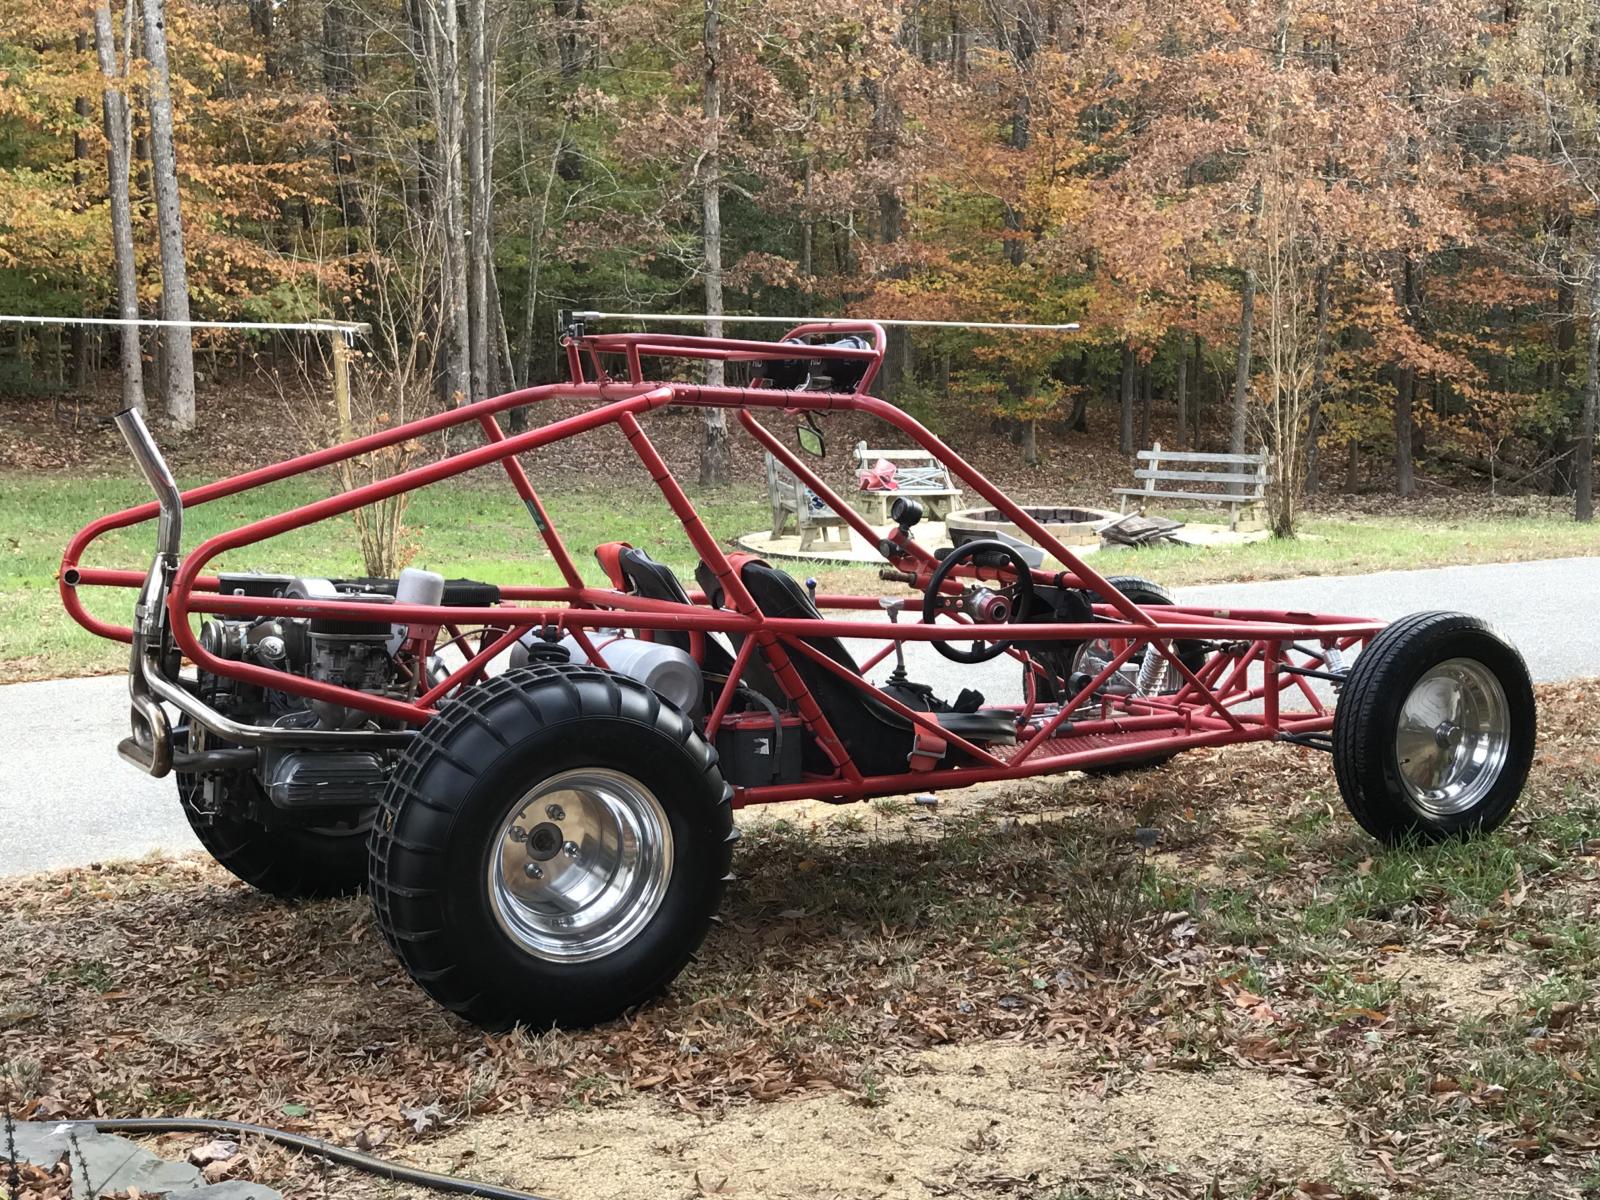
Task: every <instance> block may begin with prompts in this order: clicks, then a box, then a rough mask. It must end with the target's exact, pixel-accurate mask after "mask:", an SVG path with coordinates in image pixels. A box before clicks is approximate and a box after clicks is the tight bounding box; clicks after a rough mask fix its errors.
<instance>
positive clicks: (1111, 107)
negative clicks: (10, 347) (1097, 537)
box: [0, 0, 1600, 531]
mask: <svg viewBox="0 0 1600 1200" xmlns="http://www.w3.org/2000/svg"><path fill="white" fill-rule="evenodd" d="M141 2H144V0H135V3H136V4H137V3H141ZM91 8H92V6H89V5H82V6H78V5H62V4H57V3H51V2H47V0H0V31H3V32H0V309H3V310H6V311H9V312H32V313H54V314H60V315H73V314H94V315H98V314H109V313H112V312H114V311H115V300H114V296H113V295H112V291H113V285H112V281H113V272H112V270H111V246H110V240H109V236H108V232H107V229H108V227H107V218H106V202H107V201H106V197H107V179H106V160H105V154H104V149H103V137H104V133H103V129H102V125H101V122H100V119H99V112H100V108H99V106H100V97H101V87H102V80H101V77H100V74H99V72H98V70H97V68H96V63H95V54H94V48H93V44H92V37H91V36H90V35H91V24H90V13H91ZM715 8H716V18H717V19H716V22H715V25H714V30H715V32H714V37H713V39H712V40H711V41H710V42H708V41H707V38H706V31H707V29H709V28H713V26H712V25H710V24H708V22H707V19H706V17H707V11H708V8H707V4H706V0H699V2H688V0H585V2H581V3H580V2H579V0H550V2H549V3H548V4H543V3H541V4H533V5H524V4H512V3H510V0H471V2H469V3H466V4H464V5H462V6H460V7H459V8H457V7H456V6H452V5H448V4H444V3H441V2H440V0H291V2H289V3H270V2H268V0H247V2H245V3H233V4H215V3H202V2H200V0H168V4H167V25H168V39H169V44H170V46H171V55H172V60H173V62H172V72H173V79H172V88H173V97H174V105H175V109H176V111H177V114H178V121H177V135H178V173H179V177H180V180H179V181H180V184H181V187H182V193H183V199H184V209H185V219H186V222H187V226H188V246H187V258H188V262H189V270H190V274H189V280H190V291H191V293H192V299H193V304H194V308H195V310H196V315H200V316H214V317H240V318H246V319H283V318H286V317H299V316H308V315H313V314H316V315H337V316H347V317H355V318H358V319H367V318H369V317H370V316H371V315H372V310H373V308H374V306H375V303H376V302H375V299H374V296H373V290H372V281H373V280H374V279H375V278H377V277H378V276H379V275H380V274H381V273H382V272H383V270H385V269H386V268H385V267H384V266H382V265H380V264H384V263H391V262H393V261H397V260H407V259H408V258H409V259H412V260H418V261H420V260H421V258H422V256H423V255H424V254H436V255H437V256H438V259H439V263H440V264H441V265H440V267H439V269H438V270H436V271H432V272H431V275H430V273H429V272H428V271H422V272H420V273H418V272H408V277H409V276H410V275H412V274H414V275H415V276H416V277H417V278H418V279H419V280H421V281H422V283H421V284H420V286H423V287H424V289H425V290H428V291H429V292H430V294H432V295H433V297H434V300H433V302H432V304H431V306H424V308H423V309H421V310H419V311H425V312H427V314H428V316H427V318H426V320H425V322H424V323H425V325H426V326H427V328H425V329H420V330H418V331H417V332H418V333H419V334H427V335H432V336H437V337H439V338H440V339H441V346H440V355H439V368H438V369H439V375H440V380H441V382H440V385H439V387H438V389H437V391H438V393H439V402H440V403H448V402H449V401H450V399H451V397H452V396H453V395H455V394H457V393H462V394H466V393H471V394H478V393H479V392H481V391H485V390H495V389H499V388H502V387H505V386H509V385H511V384H513V383H516V384H520V383H524V382H526V381H527V380H528V378H530V377H535V376H540V377H542V376H548V375H551V374H554V373H555V370H556V368H557V362H556V360H555V358H554V354H553V339H552V338H551V336H550V330H551V329H552V327H553V325H554V321H555V318H556V314H557V313H558V311H560V310H561V309H563V308H568V307H610V306H619V307H625V308H628V309H635V310H636V309H651V308H654V309H658V310H665V311H670V310H678V311H697V310H698V309H699V308H700V306H701V304H702V303H703V302H704V296H705V292H704V290H703V277H704V276H705V274H706V272H707V267H708V261H709V260H708V257H707V254H708V244H707V242H708V228H707V226H706V212H707V211H708V210H707V208H706V200H707V198H708V196H713V195H714V197H715V198H717V199H718V200H719V201H720V224H721V231H720V245H719V247H718V258H717V262H716V267H715V270H716V271H717V272H718V274H719V276H720V280H721V284H720V286H721V288H724V289H725V290H726V303H727V307H728V310H729V311H732V312H748V313H772V314H794V315H802V314H806V313H820V314H827V313H841V312H843V313H852V314H868V315H875V316H881V317H904V318H921V319H936V320H957V321H962V320H984V321H1029V322H1041V321H1043V322H1056V321H1079V322H1081V323H1082V325H1083V333H1082V334H1081V335H1080V336H1078V337H1077V338H1075V339H1071V340H1068V339H1062V338H1059V337H1050V336H1040V335H1034V336H1018V337H1007V338H994V337H988V336H980V335H978V334H976V333H970V332H963V331H929V332H919V333H917V334H915V335H914V336H913V335H905V336H901V335H897V336H896V342H895V346H894V348H893V353H892V354H891V362H890V364H889V370H888V372H887V380H886V383H887V386H888V388H889V391H890V394H891V395H892V396H894V397H895V398H898V399H901V400H902V401H903V402H906V403H914V404H919V405H929V406H932V407H934V408H938V407H940V406H944V407H948V408H952V409H954V408H961V407H966V408H969V409H977V410H979V411H981V412H982V413H984V414H985V415H986V416H988V417H990V418H992V419H993V420H994V421H995V422H996V423H997V424H999V425H1000V426H1002V427H1005V428H1011V429H1014V430H1015V431H1016V432H1017V436H1018V442H1019V444H1020V446H1021V451H1020V452H1021V453H1022V455H1023V456H1024V457H1025V458H1028V459H1029V460H1032V459H1033V458H1035V457H1037V456H1039V455H1041V454H1049V453H1051V452H1052V448H1053V447H1055V446H1057V445H1059V444H1060V441H1061V439H1063V438H1070V437H1071V436H1073V434H1074V432H1075V431H1078V430H1082V429H1083V428H1085V427H1086V426H1087V425H1088V424H1089V423H1090V422H1091V421H1099V420H1105V421H1113V420H1114V421H1116V422H1117V423H1118V426H1119V432H1120V434H1121V441H1122V443H1123V448H1124V450H1130V451H1131V450H1132V449H1133V448H1134V443H1138V442H1144V441H1146V440H1148V437H1149V436H1150V427H1151V426H1150V422H1151V419H1152V418H1151V416H1150V407H1151V406H1152V405H1154V406H1155V408H1156V410H1157V413H1158V418H1157V419H1158V420H1159V422H1160V423H1161V425H1162V428H1163V429H1166V430H1168V431H1169V432H1168V433H1167V434H1166V436H1168V437H1169V440H1170V438H1171V433H1170V427H1171V424H1172V422H1173V419H1174V418H1176V422H1177V425H1178V431H1177V437H1178V439H1179V440H1182V441H1184V442H1185V443H1187V444H1190V445H1193V446H1196V447H1201V448H1209V449H1230V448H1231V449H1234V450H1240V449H1251V450H1254V449H1256V448H1258V447H1259V446H1260V445H1262V444H1265V445H1266V447H1267V448H1268V449H1269V450H1271V451H1272V452H1273V453H1274V454H1275V455H1276V456H1278V457H1279V458H1280V459H1281V460H1282V462H1283V464H1284V466H1283V468H1282V469H1281V471H1279V472H1278V473H1275V475H1274V490H1275V492H1276V493H1278V494H1279V495H1280V496H1281V497H1282V498H1283V504H1282V505H1281V506H1280V507H1281V516H1275V523H1277V524H1278V525H1279V526H1280V527H1281V528H1282V529H1283V530H1285V531H1288V530H1289V529H1291V528H1292V525H1293V511H1294V506H1295V502H1296V499H1297V497H1298V496H1299V494H1300V493H1301V492H1302V491H1303V490H1304V489H1305V488H1307V487H1313V488H1314V487H1318V486H1324V487H1326V486H1330V485H1333V484H1338V483H1342V484H1343V485H1344V486H1348V487H1358V486H1374V485H1376V486H1381V487H1392V488H1394V489H1395V490H1397V491H1399V492H1400V493H1401V494H1409V493H1410V492H1411V491H1412V490H1413V489H1414V488H1415V486H1416V471H1417V469H1418V464H1422V466H1423V468H1424V469H1426V468H1427V467H1428V466H1430V465H1434V464H1438V463H1441V462H1443V463H1448V464H1450V466H1451V467H1452V469H1457V470H1462V471H1466V472H1468V473H1470V474H1475V475H1477V476H1480V477H1482V478H1484V479H1486V480H1488V481H1490V482H1491V484H1492V485H1493V486H1495V487H1500V486H1515V487H1537V488H1542V489H1546V490H1549V491H1551V492H1555V493H1560V492H1569V493H1576V494H1577V496H1578V511H1579V514H1580V515H1584V514H1585V513H1586V512H1587V511H1588V493H1589V492H1590V491H1591V490H1592V485H1591V483H1590V474H1589V471H1590V468H1589V463H1590V460H1591V458H1592V446H1593V433H1594V407H1595V398H1594V392H1595V384H1594V382H1593V380H1594V378H1595V376H1596V373H1597V367H1596V361H1597V359H1600V341H1597V339H1600V332H1597V330H1600V320H1597V319H1596V317H1597V313H1600V268H1597V265H1596V264H1597V262H1600V204H1597V200H1600V190H1597V189H1600V124H1597V109H1596V102H1595V100H1594V96H1595V95H1596V90H1597V89H1596V86H1595V85H1596V82H1597V81H1600V10H1595V9H1594V8H1593V0H1540V2H1539V3H1536V4H1532V5H1527V6H1520V5H1510V6H1503V7H1499V8H1485V7H1484V6H1482V5H1474V4H1469V3H1466V2H1465V0H1437V2H1429V3H1413V4H1409V5H1402V6H1400V7H1398V8H1397V7H1395V6H1394V5H1392V4H1388V3H1378V2H1377V0H1309V2H1308V0H1278V2H1275V3H1271V4H1264V5H1263V4H1254V3H1251V4H1247V3H1243V0H1199V2H1193V3H1191V2H1185V3H1174V2H1172V0H1131V2H1130V3H1117V4H1097V3H1095V2H1094V0H1089V2H1087V3H1066V2H1064V0H998V3H991V4H983V5H979V4H976V3H973V2H972V0H951V2H950V3H948V4H943V5H913V4H910V3H906V2H905V0H867V3H859V2H857V3H844V2H842V0H720V2H719V3H718V4H717V5H716V6H715ZM130 11H131V10H130ZM114 15H116V16H118V17H119V20H120V19H121V14H118V13H114ZM446 16H449V18H450V20H449V21H448V22H447V21H446V20H445V17H446ZM457 16H459V17H460V22H459V23H457V21H456V18H457ZM132 24H133V25H134V26H136V25H137V22H136V21H135V22H132ZM452 30H454V32H452ZM129 49H131V51H132V52H133V53H132V54H131V55H130V57H129V60H128V72H127V80H128V86H129V89H130V94H131V97H132V100H133V104H132V108H133V114H134V115H133V141H132V146H133V151H134V153H133V164H132V172H131V183H132V191H133V201H134V204H133V208H134V218H135V224H136V242H137V247H138V251H137V259H138V281H139V291H140V297H141V301H142V305H143V307H144V308H145V309H146V310H147V311H150V312H154V311H155V308H156V301H157V298H158V295H159V291H160V275H159V271H158V270H157V266H156V256H155V249H154V247H155V232H154V227H153V223H154V213H153V206H152V201H151V186H150V178H149V176H150V171H151V165H150V158H149V153H148V146H147V139H146V129H145V125H146V118H145V115H144V107H143V105H142V103H141V100H142V97H143V95H144V92H145V89H146V84H147V80H146V78H145V77H144V76H143V75H142V74H141V71H142V70H143V66H142V62H141V60H140V58H139V49H140V48H139V45H138V37H137V30H136V29H135V30H134V36H133V37H132V39H131V42H130V46H129ZM708 72H712V73H714V75H715V79H716V81H717V91H718V103H717V106H716V109H715V116H712V117H708V115H707V114H708V112H710V111H711V110H710V109H708V107H707V105H706V95H707V92H706V80H707V79H708V78H710V77H711V76H710V75H709V74H708ZM708 121H714V122H715V126H716V128H715V130H714V131H712V130H708ZM710 132H715V133H716V135H717V136H716V137H715V138H709V137H708V133H710ZM711 147H714V148H715V152H714V153H712V152H711V150H710V148H711ZM475 154H478V155H480V156H481V158H482V162H481V163H480V162H478V160H477V159H476V158H474V155H475ZM485 234H486V235H487V236H485ZM457 313H461V314H464V316H463V317H462V319H461V320H460V322H459V324H455V323H454V321H455V317H454V314H457ZM446 318H448V319H446ZM457 343H459V344H457ZM34 353H35V351H32V350H29V351H27V352H26V354H23V355H22V357H26V356H27V354H34ZM61 353H63V354H65V353H67V351H66V350H62V351H61ZM74 353H77V354H79V355H82V354H84V353H86V351H85V350H84V349H83V348H82V347H81V346H78V347H75V349H74ZM469 360H470V361H469ZM19 361H20V359H19ZM6 370H7V372H8V378H10V379H11V382H12V384H13V385H18V384H19V380H18V379H16V378H14V377H15V376H18V375H26V374H27V373H28V372H27V370H26V369H24V367H23V366H19V365H15V364H14V365H13V366H11V367H8V368H6ZM62 373H63V374H64V372H62ZM20 382H26V381H20ZM1113 413H1115V414H1116V415H1115V416H1113Z"/></svg>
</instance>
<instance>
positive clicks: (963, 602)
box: [922, 540, 1033, 663]
mask: <svg viewBox="0 0 1600 1200" xmlns="http://www.w3.org/2000/svg"><path fill="white" fill-rule="evenodd" d="M996 559H999V560H1003V561H1002V562H996V561H995V560H996ZM979 560H986V561H981V562H980V561H979ZM965 562H974V563H977V564H978V565H980V566H985V567H999V566H1006V567H1009V568H1010V569H1011V573H1012V576H1013V581H1012V582H1011V583H1010V584H1008V585H1007V586H1006V587H1004V588H986V587H979V586H978V585H976V584H972V585H971V586H969V587H967V588H966V589H965V590H964V591H963V592H962V593H961V594H960V595H959V596H947V595H945V594H944V593H943V592H942V591H941V585H942V584H943V583H944V581H945V580H946V579H948V578H949V577H950V575H951V573H952V572H954V571H955V569H956V568H957V567H959V566H960V565H961V564H962V563H965ZM1032 610H1033V574H1032V572H1031V571H1030V569H1029V567H1028V563H1027V561H1026V560H1025V559H1024V558H1023V557H1022V555H1020V554H1018V553H1017V551H1016V549H1015V548H1014V547H1011V546H1008V545H1006V543H1004V542H1001V541H994V540H987V541H978V542H968V543H966V545H964V546H958V547H956V548H955V549H954V550H952V551H950V553H949V554H947V555H945V557H944V561H943V562H941V563H940V564H939V567H938V569H937V570H935V571H934V573H933V578H932V579H930V580H929V581H928V590H927V592H926V593H924V595H923V597H922V623H923V624H924V625H932V624H933V622H934V620H935V619H936V618H937V617H938V615H939V613H940V612H949V611H955V612H959V613H963V614H965V615H966V616H969V617H971V618H972V619H973V620H974V621H976V622H978V623H979V624H981V625H1004V624H1008V623H1009V624H1015V623H1017V622H1021V621H1026V620H1027V619H1028V614H1029V613H1030V612H1031V611H1032ZM933 648H934V649H935V650H937V651H938V652H939V653H940V654H942V655H944V656H945V657H946V658H948V659H949V660H950V661H951V662H958V663H981V662H988V661H989V660H990V659H991V658H998V657H999V656H1000V655H1002V654H1004V653H1005V652H1006V651H1007V650H1009V649H1010V648H1011V642H1010V641H1009V640H1008V641H1004V642H994V643H989V642H985V641H981V640H974V641H973V642H972V644H971V646H970V647H969V648H968V649H965V650H961V649H958V648H957V647H956V644H955V643H954V642H950V641H936V642H934V643H933Z"/></svg>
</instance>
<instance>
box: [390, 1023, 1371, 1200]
mask: <svg viewBox="0 0 1600 1200" xmlns="http://www.w3.org/2000/svg"><path fill="white" fill-rule="evenodd" d="M1082 1066H1083V1064H1081V1063H1076V1062H1074V1061H1073V1060H1072V1056H1071V1055H1070V1054H1068V1053H1067V1052H1063V1051H1060V1050H1055V1049H1050V1048H1039V1047H1022V1046H1014V1045H1007V1044H1005V1043H993V1042H991V1043H982V1044H976V1045H966V1046H960V1047H946V1048H943V1049H939V1050H934V1051H929V1052H927V1053H924V1054H921V1055H918V1056H917V1057H916V1058H915V1059H914V1060H913V1061H912V1063H911V1065H910V1071H909V1073H908V1074H907V1075H905V1076H904V1077H903V1078H897V1079H895V1080H893V1081H892V1082H891V1083H890V1084H888V1085H887V1087H886V1089H885V1093H884V1095H883V1098H882V1100H881V1102H879V1103H876V1104H867V1103H863V1102H862V1100H861V1099H860V1098H847V1097H845V1096H843V1095H839V1094H832V1095H826V1096H821V1097H816V1098H812V1099H804V1100H789V1101H783V1102H779V1103H775V1104H762V1105H747V1106H741V1107H737V1108H734V1109H731V1110H729V1111H727V1112H726V1113H725V1114H724V1115H722V1116H720V1117H718V1118H711V1117H709V1116H697V1115H692V1114H689V1113H685V1112H683V1111H682V1110H680V1109H675V1108H672V1107H669V1106H667V1105H665V1104H663V1103H661V1102H659V1101H657V1100H653V1099H644V1100H635V1101H629V1102H625V1103H623V1104H620V1105H615V1106H607V1107H602V1108H585V1109H575V1110H568V1111H565V1112H559V1113H554V1114H550V1115H547V1116H544V1117H540V1118H536V1119H534V1120H532V1121H530V1120H526V1119H516V1120H508V1119H496V1120H491V1121H479V1122H476V1123H474V1124H473V1125H472V1126H471V1128H470V1129H465V1130H463V1131H461V1132H460V1133H457V1134H452V1135H448V1136H446V1137H445V1138H443V1139H441V1140H439V1141H437V1142H434V1143H431V1144H429V1145H428V1146H426V1147H419V1148H418V1150H417V1152H416V1153H417V1161H418V1162H420V1163H421V1164H423V1165H426V1166H429V1167H431V1168H434V1169H445V1170H463V1171H471V1172H472V1173H474V1174H476V1175H477V1176H479V1177H481V1178H487V1179H492V1180H496V1181H500V1182H507V1183H513V1184H516V1185H519V1186H522V1187H533V1188H538V1189H539V1190H541V1191H543V1192H546V1193H550V1194H554V1195H559V1196H562V1197H565V1198H566V1200H590V1198H594V1200H598V1198H600V1197H607V1198H614V1200H631V1198H633V1197H638V1198H639V1200H647V1198H648V1200H657V1198H659V1197H669V1196H680V1195H685V1194H704V1193H715V1194H719V1195H724V1194H725V1195H740V1194H743V1195H752V1194H754V1195H760V1196H764V1197H790V1196H794V1197H799V1196H807V1197H814V1196H830V1197H834V1196H836V1197H863V1198H864V1197H878V1196H889V1195H893V1196H905V1197H923V1196H934V1195H942V1194H945V1193H946V1192H948V1190H949V1189H950V1187H951V1186H952V1185H955V1186H961V1185H981V1184H984V1183H990V1184H998V1183H1000V1182H1002V1181H1004V1182H1008V1183H1010V1184H1012V1185H1018V1184H1028V1185H1033V1184H1038V1185H1044V1186H1047V1187H1048V1186H1054V1185H1057V1184H1060V1183H1063V1182H1070V1181H1074V1180H1080V1179H1082V1178H1084V1177H1085V1176H1090V1177H1093V1176H1096V1175H1099V1174H1100V1173H1101V1172H1102V1171H1103V1170H1104V1169H1106V1168H1107V1167H1109V1166H1110V1165H1111V1163H1112V1160H1113V1158H1114V1157H1115V1156H1118V1155H1125V1154H1136V1155H1140V1156H1144V1157H1147V1158H1151V1159H1155V1160H1157V1161H1160V1162H1172V1163H1179V1164H1182V1165H1183V1166H1184V1167H1185V1168H1200V1169H1202V1170H1204V1169H1206V1168H1209V1167H1217V1168H1226V1167H1228V1166H1230V1165H1231V1166H1239V1165H1241V1164H1244V1163H1253V1164H1257V1165H1258V1166H1260V1167H1262V1168H1267V1169H1274V1170H1278V1171H1280V1172H1283V1173H1284V1174H1286V1175H1291V1176H1292V1175H1296V1174H1312V1175H1318V1176H1325V1175H1326V1173H1327V1172H1329V1171H1330V1170H1335V1169H1340V1168H1345V1169H1348V1163H1349V1155H1348V1152H1347V1146H1346V1143H1345V1140H1344V1136H1343V1132H1342V1122H1341V1120H1340V1118H1339V1116H1338V1115H1337V1114H1336V1113H1334V1112H1331V1111H1329V1110H1328V1109H1326V1108H1323V1107H1321V1106H1319V1105H1318V1104H1317V1103H1316V1102H1315V1100H1314V1099H1313V1096H1312V1094H1311V1093H1310V1092H1309V1089H1305V1088H1303V1087H1302V1086H1301V1085H1298V1084H1296V1083H1294V1082H1293V1081H1291V1080H1289V1079H1286V1078H1283V1077H1279V1076H1270V1075H1261V1074H1254V1073H1250V1072H1245V1071H1225V1072H1221V1073H1219V1074H1215V1075H1182V1074H1152V1075H1149V1076H1145V1077H1143V1078H1141V1079H1140V1080H1139V1081H1137V1082H1136V1083H1135V1084H1134V1085H1133V1086H1132V1087H1130V1088H1128V1089H1127V1090H1126V1091H1123V1092H1122V1093H1120V1094H1114V1095H1112V1096H1110V1097H1109V1098H1102V1097H1101V1096H1100V1095H1099V1094H1098V1089H1097V1088H1096V1086H1095V1085H1094V1076H1093V1074H1092V1073H1083V1071H1082Z"/></svg>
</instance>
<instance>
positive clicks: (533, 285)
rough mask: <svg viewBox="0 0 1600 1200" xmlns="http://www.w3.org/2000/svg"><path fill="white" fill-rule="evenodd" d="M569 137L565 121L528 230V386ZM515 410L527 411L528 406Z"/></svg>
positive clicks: (523, 361) (520, 381) (521, 369)
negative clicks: (554, 203) (547, 238)
mask: <svg viewBox="0 0 1600 1200" xmlns="http://www.w3.org/2000/svg"><path fill="white" fill-rule="evenodd" d="M566 140H567V123H566V122H565V121H563V122H562V123H561V132H560V133H558V134H557V135H556V144H555V147H554V149H552V150H551V151H550V171H549V173H548V174H547V175H545V178H544V198H543V199H542V200H541V201H540V202H539V217H538V219H537V220H536V221H535V222H534V224H533V226H532V228H530V229H529V230H528V299H527V304H526V305H525V306H524V307H523V310H522V345H521V347H520V351H521V352H520V356H519V360H518V369H517V376H516V385H517V386H518V387H527V386H528V383H529V369H530V366H531V363H532V361H533V319H534V314H535V312H537V311H538V305H539V272H540V270H541V268H542V267H543V266H544V231H545V225H546V223H547V222H548V221H549V219H550V190H551V189H552V188H553V187H554V186H555V182H556V172H557V170H559V168H560V166H561V155H562V151H563V148H564V147H565V144H566ZM530 195H531V189H530ZM514 411H515V412H518V413H525V412H526V411H527V410H526V409H516V410H514Z"/></svg>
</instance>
